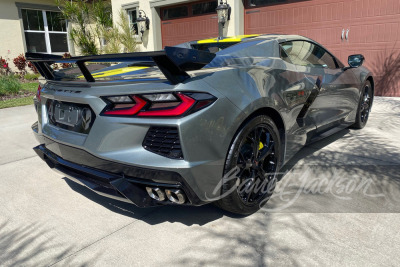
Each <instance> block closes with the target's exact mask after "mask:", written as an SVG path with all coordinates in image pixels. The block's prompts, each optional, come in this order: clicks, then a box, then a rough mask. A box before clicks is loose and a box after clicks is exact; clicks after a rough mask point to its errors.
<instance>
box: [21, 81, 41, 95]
mask: <svg viewBox="0 0 400 267" xmlns="http://www.w3.org/2000/svg"><path fill="white" fill-rule="evenodd" d="M38 86H39V83H38V82H32V83H23V84H21V90H22V91H25V92H32V93H36V91H37V89H38Z"/></svg>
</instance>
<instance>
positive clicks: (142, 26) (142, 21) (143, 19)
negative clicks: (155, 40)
mask: <svg viewBox="0 0 400 267" xmlns="http://www.w3.org/2000/svg"><path fill="white" fill-rule="evenodd" d="M136 22H137V25H138V30H139V32H140V33H141V34H142V39H143V33H144V32H145V31H146V30H148V29H149V28H150V19H149V18H148V17H147V16H146V13H145V12H144V11H143V10H139V17H138V18H137V19H136Z"/></svg>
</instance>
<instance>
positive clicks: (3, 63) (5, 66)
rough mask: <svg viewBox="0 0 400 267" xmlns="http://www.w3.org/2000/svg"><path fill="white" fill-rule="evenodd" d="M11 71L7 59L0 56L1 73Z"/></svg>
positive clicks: (4, 73)
mask: <svg viewBox="0 0 400 267" xmlns="http://www.w3.org/2000/svg"><path fill="white" fill-rule="evenodd" d="M10 71H11V70H10V67H9V66H8V62H7V60H6V59H4V58H2V57H0V75H8V74H10Z"/></svg>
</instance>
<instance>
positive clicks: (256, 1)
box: [247, 0, 289, 7]
mask: <svg viewBox="0 0 400 267" xmlns="http://www.w3.org/2000/svg"><path fill="white" fill-rule="evenodd" d="M287 2H289V1H288V0H247V6H248V7H260V6H267V5H275V4H284V3H287Z"/></svg>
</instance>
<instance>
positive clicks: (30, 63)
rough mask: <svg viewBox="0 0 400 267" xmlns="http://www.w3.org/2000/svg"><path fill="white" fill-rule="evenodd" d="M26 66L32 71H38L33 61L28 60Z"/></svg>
mask: <svg viewBox="0 0 400 267" xmlns="http://www.w3.org/2000/svg"><path fill="white" fill-rule="evenodd" d="M28 68H30V69H31V71H32V72H33V73H39V71H38V70H37V68H36V67H35V65H33V63H32V62H30V61H29V62H28Z"/></svg>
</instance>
